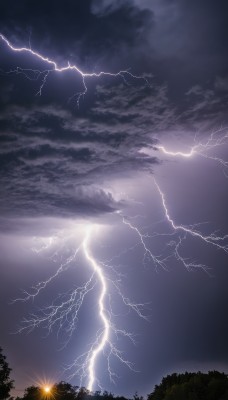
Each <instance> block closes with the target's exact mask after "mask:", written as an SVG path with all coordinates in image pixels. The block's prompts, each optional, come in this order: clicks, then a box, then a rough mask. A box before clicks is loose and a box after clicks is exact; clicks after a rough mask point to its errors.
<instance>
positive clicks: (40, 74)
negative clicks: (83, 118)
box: [0, 33, 148, 106]
mask: <svg viewBox="0 0 228 400" xmlns="http://www.w3.org/2000/svg"><path fill="white" fill-rule="evenodd" d="M0 39H1V40H2V41H3V42H4V43H5V44H6V45H7V46H8V47H9V48H10V49H11V50H12V51H14V52H16V53H27V54H30V55H32V56H34V57H35V58H37V59H38V60H40V61H42V62H44V63H45V64H47V65H49V66H50V68H47V69H44V70H43V71H40V70H32V69H24V68H20V67H17V69H16V70H14V71H10V72H11V73H21V74H24V75H25V76H26V78H28V79H30V80H37V79H38V78H40V77H41V85H40V87H39V90H38V92H37V95H40V96H41V95H42V90H43V88H44V86H45V84H46V82H47V79H48V76H49V74H50V73H52V72H58V73H61V72H66V71H73V72H75V73H76V74H77V75H79V76H81V78H82V84H83V90H82V91H81V92H79V93H77V94H76V95H74V96H72V98H73V97H76V99H77V105H78V106H79V103H80V99H81V97H82V96H84V95H86V93H87V91H88V88H87V86H86V79H87V78H100V77H102V76H109V77H115V78H117V77H120V78H121V79H123V81H124V82H127V81H126V77H127V76H128V77H130V78H133V79H141V80H143V81H144V82H145V83H147V84H148V81H147V79H146V78H145V77H142V76H137V75H133V74H132V73H131V72H129V70H122V71H119V72H117V73H114V72H105V71H100V72H84V71H82V70H81V69H80V68H79V67H78V66H77V65H71V64H70V63H69V62H68V63H67V65H65V66H64V67H60V66H59V65H58V64H57V63H56V62H55V61H54V60H52V59H50V58H49V57H45V56H43V55H42V54H40V53H38V52H36V51H34V50H32V48H31V47H15V46H14V45H12V43H10V41H9V40H8V39H7V38H6V37H5V36H3V35H2V34H1V33H0ZM31 73H32V74H33V76H34V77H33V78H31Z"/></svg>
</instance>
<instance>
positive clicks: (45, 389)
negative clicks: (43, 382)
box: [44, 386, 51, 394]
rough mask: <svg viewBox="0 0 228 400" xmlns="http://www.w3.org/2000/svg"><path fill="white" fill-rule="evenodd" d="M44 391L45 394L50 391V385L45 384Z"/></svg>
mask: <svg viewBox="0 0 228 400" xmlns="http://www.w3.org/2000/svg"><path fill="white" fill-rule="evenodd" d="M44 391H45V393H47V394H49V393H51V387H50V386H45V387H44Z"/></svg>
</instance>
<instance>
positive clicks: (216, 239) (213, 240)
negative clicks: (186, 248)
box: [154, 179, 228, 253]
mask: <svg viewBox="0 0 228 400" xmlns="http://www.w3.org/2000/svg"><path fill="white" fill-rule="evenodd" d="M154 183H155V186H156V188H157V190H158V193H159V194H160V197H161V201H162V206H163V209H164V212H165V217H166V220H167V221H168V222H169V224H170V225H171V227H172V228H173V230H174V231H181V232H183V233H184V234H190V235H191V236H193V237H196V238H198V239H200V240H202V241H203V242H205V243H206V244H210V245H212V246H215V247H216V248H217V249H219V250H223V251H225V252H226V253H228V245H226V244H225V245H223V244H221V243H222V242H224V241H225V240H226V239H228V234H227V235H224V236H217V235H216V234H214V233H212V234H210V235H203V234H202V233H201V232H199V231H198V230H195V229H194V227H195V225H192V226H190V227H186V226H184V225H177V224H176V223H175V222H174V220H173V219H172V218H171V217H170V215H169V211H168V207H167V205H166V201H165V196H164V193H163V192H162V190H161V188H160V186H159V185H158V183H157V181H156V180H155V179H154ZM179 245H180V242H179ZM179 245H178V247H179Z"/></svg>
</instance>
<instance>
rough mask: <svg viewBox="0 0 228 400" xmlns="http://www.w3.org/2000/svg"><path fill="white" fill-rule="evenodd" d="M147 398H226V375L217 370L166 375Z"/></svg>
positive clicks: (196, 399) (168, 399)
mask: <svg viewBox="0 0 228 400" xmlns="http://www.w3.org/2000/svg"><path fill="white" fill-rule="evenodd" d="M148 400H228V377H227V375H225V374H224V373H220V372H217V371H211V372H208V374H204V373H202V372H197V373H188V372H186V373H185V374H172V375H168V376H167V377H165V378H163V379H162V382H161V383H160V385H156V386H155V388H154V391H153V392H152V393H150V394H149V395H148Z"/></svg>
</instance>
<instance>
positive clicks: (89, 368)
mask: <svg viewBox="0 0 228 400" xmlns="http://www.w3.org/2000/svg"><path fill="white" fill-rule="evenodd" d="M85 230H86V231H85V234H84V239H83V241H82V242H81V243H80V245H79V246H78V247H77V248H76V249H75V250H74V251H73V253H72V254H71V255H70V256H69V257H67V259H66V261H65V262H63V263H61V265H60V267H59V268H58V269H57V271H56V272H55V273H54V274H53V275H52V276H50V277H49V278H48V279H47V280H45V281H42V282H39V283H38V284H37V285H35V286H34V287H32V292H28V291H24V297H22V298H18V299H16V300H15V301H24V302H25V301H28V300H34V299H35V298H36V297H37V296H38V295H39V294H40V292H41V291H42V290H44V289H46V288H47V287H48V285H49V284H50V283H51V282H52V281H53V280H54V279H55V278H57V277H58V275H59V274H60V273H62V272H64V271H66V269H68V268H69V267H70V266H71V265H73V264H74V261H75V260H76V257H77V255H78V253H79V252H80V251H82V252H83V254H84V257H85V259H86V260H87V261H88V264H89V265H90V267H91V268H92V274H91V275H90V278H89V279H88V280H87V281H86V282H85V283H84V284H83V285H82V286H78V287H76V288H73V289H71V290H70V291H68V292H67V293H64V294H63V295H59V296H58V297H57V299H55V301H54V302H53V303H52V304H51V305H49V306H47V307H45V308H43V309H41V310H40V311H39V313H38V314H31V315H30V316H29V317H28V318H24V320H23V321H22V326H21V327H20V328H19V330H18V332H19V333H21V332H23V331H28V332H31V331H32V330H33V329H35V328H39V327H43V328H46V329H47V331H48V334H50V333H51V332H52V331H53V330H54V329H55V330H56V329H57V335H58V334H59V333H60V331H64V334H65V335H66V340H65V343H64V347H65V346H66V345H67V344H68V342H69V341H70V339H71V338H72V335H73V334H74V332H75V329H76V327H77V322H78V319H79V312H80V309H81V307H82V305H83V303H84V301H85V298H86V296H87V295H88V294H89V292H90V291H92V290H93V289H94V288H95V286H99V288H100V289H99V295H98V299H97V306H98V315H99V317H100V322H101V327H100V328H99V330H98V331H97V333H96V335H95V336H96V338H95V340H94V341H93V343H92V344H91V346H90V347H89V349H88V351H86V352H85V353H83V354H81V355H80V356H79V357H77V358H76V359H75V360H74V362H73V363H72V364H71V365H69V366H68V367H67V368H65V370H66V371H68V373H70V375H69V379H72V378H73V377H74V376H79V377H80V384H81V385H82V383H83V382H84V380H85V379H86V381H87V388H88V390H90V391H92V390H93V387H94V385H95V383H96V384H97V385H98V386H99V387H101V386H100V383H99V380H98V378H97V376H96V372H95V371H96V365H97V362H98V358H99V356H100V354H101V353H102V354H104V355H105V356H106V359H107V365H108V368H107V370H108V373H109V377H110V380H111V381H112V382H114V381H115V378H116V377H117V375H116V373H115V372H114V371H113V370H112V368H111V357H112V356H113V357H115V358H117V359H118V360H119V361H120V362H121V363H123V364H125V365H126V366H127V367H129V368H130V369H131V370H134V367H133V365H132V364H131V363H130V362H129V361H128V360H126V359H125V358H124V357H123V353H122V352H121V351H120V350H119V349H118V348H117V347H116V346H115V344H114V343H113V341H112V340H111V333H113V334H114V335H115V336H116V337H117V338H118V337H119V336H120V335H121V336H123V337H125V338H127V339H129V340H131V341H132V343H134V344H135V340H134V335H133V334H132V333H129V332H127V331H125V330H124V329H120V328H118V327H116V326H115V324H114V322H113V321H112V320H111V318H112V317H114V316H115V315H114V313H113V311H112V307H111V303H110V299H111V295H110V293H109V290H108V282H109V284H111V285H113V287H114V288H115V289H116V293H117V294H118V295H119V296H120V298H121V300H122V302H123V304H124V306H126V307H127V308H129V309H131V310H133V311H134V312H135V313H136V314H137V315H138V316H139V317H141V318H144V319H147V317H146V316H145V315H144V313H143V309H144V306H145V305H144V304H143V303H139V304H138V303H134V302H132V301H131V300H130V299H129V298H128V297H126V296H124V295H123V294H122V292H121V290H120V287H119V278H120V277H119V275H117V276H118V279H117V280H114V279H111V277H110V276H109V277H106V274H105V273H104V268H105V267H109V268H111V269H112V270H113V271H114V267H113V266H110V265H108V264H106V263H103V262H98V261H97V260H96V259H95V258H94V257H93V255H92V253H91V251H90V241H91V238H92V237H93V236H94V235H95V232H96V230H97V226H95V225H87V226H86V228H85ZM53 242H54V239H53V238H49V239H47V240H46V243H45V244H44V245H42V246H41V247H40V248H39V249H38V250H37V249H36V252H37V253H38V254H40V252H42V251H46V250H47V248H48V247H50V246H51V245H52V244H53ZM108 299H109V302H108ZM108 307H109V309H108ZM69 371H70V372H69Z"/></svg>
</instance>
